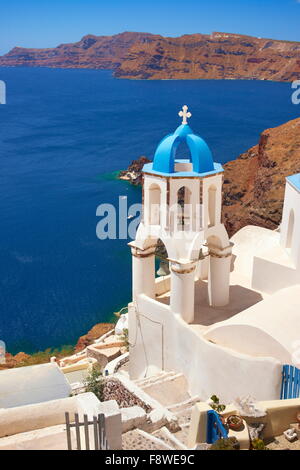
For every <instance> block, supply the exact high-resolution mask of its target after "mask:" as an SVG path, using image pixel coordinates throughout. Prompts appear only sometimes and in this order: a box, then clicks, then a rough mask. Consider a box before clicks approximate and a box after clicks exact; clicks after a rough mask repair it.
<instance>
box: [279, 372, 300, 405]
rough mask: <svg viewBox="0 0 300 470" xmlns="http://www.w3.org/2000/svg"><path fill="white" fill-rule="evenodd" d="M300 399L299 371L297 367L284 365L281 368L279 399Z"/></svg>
mask: <svg viewBox="0 0 300 470" xmlns="http://www.w3.org/2000/svg"><path fill="white" fill-rule="evenodd" d="M299 397H300V370H299V369H297V367H294V366H290V365H285V366H283V368H282V383H281V393H280V399H281V400H287V399H288V398H299Z"/></svg>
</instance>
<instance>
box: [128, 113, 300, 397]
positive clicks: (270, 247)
mask: <svg viewBox="0 0 300 470" xmlns="http://www.w3.org/2000/svg"><path fill="white" fill-rule="evenodd" d="M179 115H180V116H181V117H182V124H181V125H180V126H179V127H178V128H177V129H176V130H175V132H174V133H173V134H169V135H167V136H166V137H165V138H163V139H162V141H161V142H160V143H159V145H158V147H157V149H156V152H155V155H154V159H153V163H149V164H146V165H145V166H144V168H143V174H144V185H143V215H142V221H141V224H140V226H139V228H138V231H137V235H136V240H135V241H133V242H131V243H130V244H129V245H130V248H131V253H132V263H133V264H132V284H133V293H132V296H133V299H132V302H131V303H130V304H129V308H128V318H129V342H130V377H131V378H132V379H137V378H142V377H146V376H151V375H154V374H156V373H158V372H159V371H161V370H174V371H178V372H181V373H183V374H184V376H185V377H186V379H187V382H188V385H189V388H190V392H191V394H192V395H198V396H200V397H201V398H202V399H207V398H208V397H210V396H211V395H212V394H217V395H218V396H220V397H222V399H223V400H226V401H228V402H229V401H231V400H233V399H235V398H236V397H238V396H245V395H248V394H251V395H252V396H253V397H255V398H256V399H257V400H266V399H278V398H279V395H280V386H281V372H282V365H283V364H294V365H298V366H299V365H300V175H294V176H291V177H288V178H287V182H286V193H285V201H284V209H283V219H282V224H281V227H280V229H279V230H276V231H272V230H267V229H264V228H260V227H254V226H247V227H244V228H243V229H241V230H240V231H239V232H238V233H236V234H235V235H234V236H233V237H232V239H229V237H228V234H227V231H226V229H225V227H224V225H223V224H222V221H221V210H222V183H223V168H222V166H221V165H220V164H219V163H216V162H214V161H213V156H212V153H211V151H210V149H209V147H208V145H207V144H206V143H205V141H204V140H203V139H202V138H201V137H199V136H198V135H196V134H194V132H193V131H192V129H191V128H190V127H189V125H188V123H187V119H188V118H190V117H191V113H189V112H188V109H187V106H183V110H182V111H181V112H180V113H179ZM184 147H185V149H186V150H187V151H188V156H183V153H182V152H183V151H184ZM184 155H185V154H184ZM158 245H159V246H160V248H161V247H162V246H163V247H164V249H163V250H160V251H157V246H158ZM157 254H158V255H159V256H160V258H163V259H162V260H161V267H160V269H158V265H157V262H156V260H157V256H156V255H157ZM157 273H158V274H160V275H159V276H157ZM297 361H298V363H297Z"/></svg>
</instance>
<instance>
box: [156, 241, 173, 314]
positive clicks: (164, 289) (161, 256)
mask: <svg viewBox="0 0 300 470" xmlns="http://www.w3.org/2000/svg"><path fill="white" fill-rule="evenodd" d="M155 277H156V279H155V295H156V298H157V300H158V301H159V302H161V303H164V304H165V305H170V285H171V283H170V263H169V260H168V252H167V248H166V246H165V244H164V242H163V241H162V240H161V239H160V238H159V239H158V240H157V242H156V247H155Z"/></svg>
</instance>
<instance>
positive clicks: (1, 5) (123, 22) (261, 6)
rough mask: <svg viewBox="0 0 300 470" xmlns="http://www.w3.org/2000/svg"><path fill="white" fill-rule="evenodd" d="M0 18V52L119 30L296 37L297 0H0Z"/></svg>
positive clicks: (299, 3)
mask: <svg viewBox="0 0 300 470" xmlns="http://www.w3.org/2000/svg"><path fill="white" fill-rule="evenodd" d="M0 18H1V20H0V21H1V22H0V54H4V53H6V52H8V51H9V50H10V49H11V48H12V47H14V46H23V47H54V46H56V45H58V44H60V43H64V42H75V41H78V40H79V39H80V38H81V37H82V36H84V35H85V34H96V35H110V34H115V33H119V32H123V31H144V32H150V33H158V34H162V35H166V36H178V35H181V34H185V33H211V32H212V31H224V32H232V33H241V34H250V35H253V36H260V37H271V38H275V39H289V40H298V41H300V33H299V30H300V0H181V1H179V0H173V1H171V0H148V1H147V0H139V1H138V0H51V1H50V0H6V1H5V0H0Z"/></svg>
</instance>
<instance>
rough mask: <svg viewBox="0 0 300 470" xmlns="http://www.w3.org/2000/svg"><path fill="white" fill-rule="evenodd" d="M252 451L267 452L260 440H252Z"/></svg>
mask: <svg viewBox="0 0 300 470" xmlns="http://www.w3.org/2000/svg"><path fill="white" fill-rule="evenodd" d="M252 449H253V450H267V447H266V445H265V443H264V441H263V440H262V439H253V441H252Z"/></svg>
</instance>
